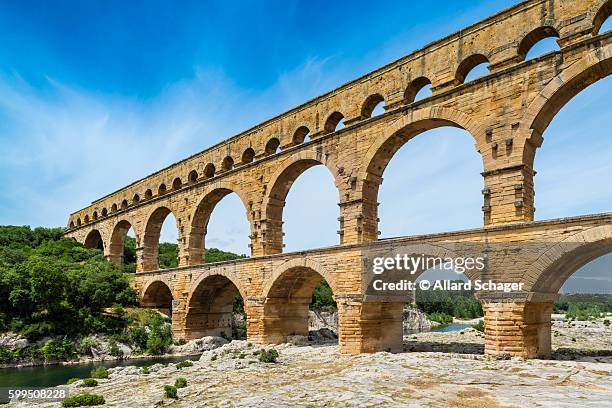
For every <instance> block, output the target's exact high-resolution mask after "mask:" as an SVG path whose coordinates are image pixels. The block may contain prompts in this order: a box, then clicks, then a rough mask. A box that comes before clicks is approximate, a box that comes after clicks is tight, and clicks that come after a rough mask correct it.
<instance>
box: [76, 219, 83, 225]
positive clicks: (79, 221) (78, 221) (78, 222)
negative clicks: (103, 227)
mask: <svg viewBox="0 0 612 408" xmlns="http://www.w3.org/2000/svg"><path fill="white" fill-rule="evenodd" d="M81 224H82V222H81V219H80V218H77V226H79V227H80V226H81Z"/></svg>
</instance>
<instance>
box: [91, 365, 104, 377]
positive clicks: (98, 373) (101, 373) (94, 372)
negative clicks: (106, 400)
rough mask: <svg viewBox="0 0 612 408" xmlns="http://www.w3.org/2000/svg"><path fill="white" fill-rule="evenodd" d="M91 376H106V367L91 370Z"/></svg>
mask: <svg viewBox="0 0 612 408" xmlns="http://www.w3.org/2000/svg"><path fill="white" fill-rule="evenodd" d="M90 375H91V378H108V370H107V369H106V367H96V368H94V369H93V370H91V373H90Z"/></svg>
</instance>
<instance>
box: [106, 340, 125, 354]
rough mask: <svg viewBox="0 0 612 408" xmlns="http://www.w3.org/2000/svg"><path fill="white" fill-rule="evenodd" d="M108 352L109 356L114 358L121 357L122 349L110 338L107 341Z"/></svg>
mask: <svg viewBox="0 0 612 408" xmlns="http://www.w3.org/2000/svg"><path fill="white" fill-rule="evenodd" d="M108 345H109V353H110V355H111V356H113V357H116V358H123V351H122V350H121V349H120V348H119V346H118V345H117V342H116V341H115V340H111V341H110V342H109V343H108Z"/></svg>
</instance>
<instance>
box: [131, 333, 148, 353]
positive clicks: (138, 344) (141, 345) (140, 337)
mask: <svg viewBox="0 0 612 408" xmlns="http://www.w3.org/2000/svg"><path fill="white" fill-rule="evenodd" d="M128 337H129V340H130V343H131V345H132V346H134V347H135V348H137V349H138V350H140V351H146V349H147V341H148V340H149V333H147V330H146V329H145V328H144V327H132V328H130V329H129V331H128Z"/></svg>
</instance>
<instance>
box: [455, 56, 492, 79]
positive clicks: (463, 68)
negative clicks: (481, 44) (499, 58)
mask: <svg viewBox="0 0 612 408" xmlns="http://www.w3.org/2000/svg"><path fill="white" fill-rule="evenodd" d="M485 63H489V59H488V58H487V57H486V56H485V55H483V54H472V55H470V56H469V57H467V58H465V59H464V60H463V61H461V63H460V64H459V66H458V67H457V71H456V73H455V79H456V80H457V82H458V83H460V84H462V83H464V82H465V80H466V78H467V76H468V74H469V73H470V72H471V71H472V70H473V69H474V68H476V66H478V65H480V64H485Z"/></svg>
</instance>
